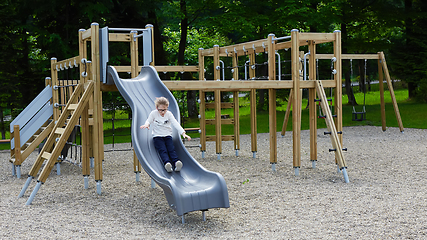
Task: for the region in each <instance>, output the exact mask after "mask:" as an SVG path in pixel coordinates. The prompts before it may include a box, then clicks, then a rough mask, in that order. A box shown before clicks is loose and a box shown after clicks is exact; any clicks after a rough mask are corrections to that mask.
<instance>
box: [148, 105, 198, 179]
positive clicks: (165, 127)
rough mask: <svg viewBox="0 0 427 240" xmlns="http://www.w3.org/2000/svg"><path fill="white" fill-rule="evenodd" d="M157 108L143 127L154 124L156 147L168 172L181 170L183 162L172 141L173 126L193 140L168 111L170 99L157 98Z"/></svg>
mask: <svg viewBox="0 0 427 240" xmlns="http://www.w3.org/2000/svg"><path fill="white" fill-rule="evenodd" d="M154 103H155V105H156V110H153V111H152V112H151V113H150V115H149V116H148V119H147V121H145V124H144V125H141V127H140V128H141V129H145V128H147V129H150V126H152V131H153V140H154V147H155V148H156V150H157V151H158V152H159V154H160V158H161V159H162V161H163V164H164V165H165V169H166V171H167V172H172V168H174V169H175V172H179V171H180V170H181V168H182V162H181V161H180V160H179V158H178V155H177V154H176V152H175V148H174V146H173V141H172V127H171V125H173V126H174V127H175V128H176V129H177V130H178V132H179V135H182V136H183V137H184V138H187V139H188V140H191V137H190V136H188V135H187V134H186V133H185V130H184V129H183V128H182V127H181V125H179V123H178V121H177V120H176V119H175V117H174V116H173V114H172V113H171V112H168V107H169V101H168V100H167V99H166V98H165V97H159V98H156V101H154Z"/></svg>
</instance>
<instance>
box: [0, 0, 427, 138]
mask: <svg viewBox="0 0 427 240" xmlns="http://www.w3.org/2000/svg"><path fill="white" fill-rule="evenodd" d="M92 22H97V23H99V25H100V27H104V26H109V27H115V28H120V27H127V28H129V27H137V28H142V27H144V26H145V25H146V24H152V25H153V27H154V43H155V45H154V47H155V62H156V65H197V49H198V48H211V47H213V45H215V44H218V45H220V46H224V45H228V44H233V43H240V42H246V41H251V40H257V39H263V38H266V37H267V36H268V34H270V33H274V34H275V35H276V36H286V35H290V31H291V30H292V29H298V30H299V31H302V32H333V31H334V30H340V31H341V32H342V53H376V52H379V51H383V52H384V53H385V54H386V59H387V63H388V67H389V69H390V72H391V73H392V75H393V76H392V77H393V78H394V79H398V80H400V81H402V82H403V83H404V85H405V87H407V89H408V98H410V99H413V100H414V101H418V102H427V67H426V66H427V58H426V55H427V31H425V26H427V1H423V0H329V1H319V0H306V1H301V0H281V1H279V0H268V1H258V0H240V1H229V0H227V1H224V0H209V1H208V0H178V1H175V0H169V1H160V0H150V1H148V0H97V1H93V0H84V1H83V0H65V1H51V0H49V1H47V0H31V1H30V0H3V1H1V2H0V121H1V122H0V131H1V133H2V138H4V137H5V136H4V132H5V129H6V130H7V128H8V123H7V120H6V121H5V120H4V119H5V118H4V115H5V114H10V115H12V116H15V115H16V113H19V112H20V111H21V110H22V109H23V108H25V106H26V105H28V104H29V103H30V102H31V101H32V100H33V99H34V97H35V96H37V94H38V93H39V92H40V91H41V90H42V89H43V88H44V79H45V77H48V76H49V75H50V59H51V58H52V57H56V58H57V59H59V60H62V59H66V58H69V57H74V56H77V55H78V49H79V48H78V30H79V29H82V28H83V29H87V28H89V27H90V24H91V23H92ZM321 51H322V49H319V52H321ZM128 53H129V49H128V46H123V47H115V48H113V49H110V55H111V56H114V57H112V58H110V63H111V64H112V65H116V64H117V65H119V64H123V63H129V62H130V56H129V55H128ZM361 61H363V60H361ZM361 61H359V62H358V63H356V64H354V63H353V64H354V66H353V65H350V62H349V61H343V79H344V80H343V81H344V82H345V83H346V89H345V91H344V92H345V93H346V94H347V96H348V100H349V101H348V102H349V104H357V103H356V102H355V101H356V100H355V99H354V97H353V93H352V89H351V88H350V87H349V86H350V81H351V78H352V76H351V69H353V68H359V71H358V73H359V75H360V78H359V79H363V78H364V76H362V72H363V71H361V70H360V68H362V65H363V62H361ZM374 67H376V66H374ZM163 78H169V79H179V78H181V79H197V78H196V77H195V76H192V75H190V74H181V75H180V74H178V75H172V76H171V75H166V76H163ZM363 82H364V81H363ZM183 94H184V95H185V96H183V98H185V99H186V102H187V104H186V111H188V113H187V114H188V116H189V117H194V116H197V114H198V113H197V107H196V100H195V99H196V98H197V92H196V91H189V92H185V93H183ZM105 95H106V96H105V97H104V101H105V104H104V105H105V106H107V105H108V103H109V102H111V101H112V100H113V99H116V98H118V97H119V96H117V95H115V94H113V93H109V94H105ZM258 98H259V106H258V107H259V108H262V107H263V104H264V103H263V99H265V92H263V91H262V90H261V91H259V93H258Z"/></svg>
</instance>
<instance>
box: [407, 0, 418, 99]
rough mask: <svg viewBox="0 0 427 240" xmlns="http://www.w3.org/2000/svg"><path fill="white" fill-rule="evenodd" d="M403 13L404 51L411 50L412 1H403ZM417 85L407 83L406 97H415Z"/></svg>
mask: <svg viewBox="0 0 427 240" xmlns="http://www.w3.org/2000/svg"><path fill="white" fill-rule="evenodd" d="M405 11H406V16H407V18H406V19H405V30H406V49H411V46H412V37H413V20H412V0H405ZM416 89H417V84H416V83H414V82H408V97H409V98H413V97H415V96H416Z"/></svg>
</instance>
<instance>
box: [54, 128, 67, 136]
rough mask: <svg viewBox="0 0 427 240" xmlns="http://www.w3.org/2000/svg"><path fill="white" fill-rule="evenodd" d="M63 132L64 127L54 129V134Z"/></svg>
mask: <svg viewBox="0 0 427 240" xmlns="http://www.w3.org/2000/svg"><path fill="white" fill-rule="evenodd" d="M64 132H65V128H57V129H55V133H56V134H61V135H62V134H64Z"/></svg>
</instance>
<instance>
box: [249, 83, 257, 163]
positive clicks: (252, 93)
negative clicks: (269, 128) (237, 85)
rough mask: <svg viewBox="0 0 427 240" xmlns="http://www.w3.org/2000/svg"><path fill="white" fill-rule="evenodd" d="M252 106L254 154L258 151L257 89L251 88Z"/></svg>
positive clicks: (252, 146) (252, 143)
mask: <svg viewBox="0 0 427 240" xmlns="http://www.w3.org/2000/svg"><path fill="white" fill-rule="evenodd" d="M250 106H251V151H252V153H253V156H255V153H256V152H257V151H258V147H257V133H258V131H257V122H256V90H255V89H251V92H250Z"/></svg>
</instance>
